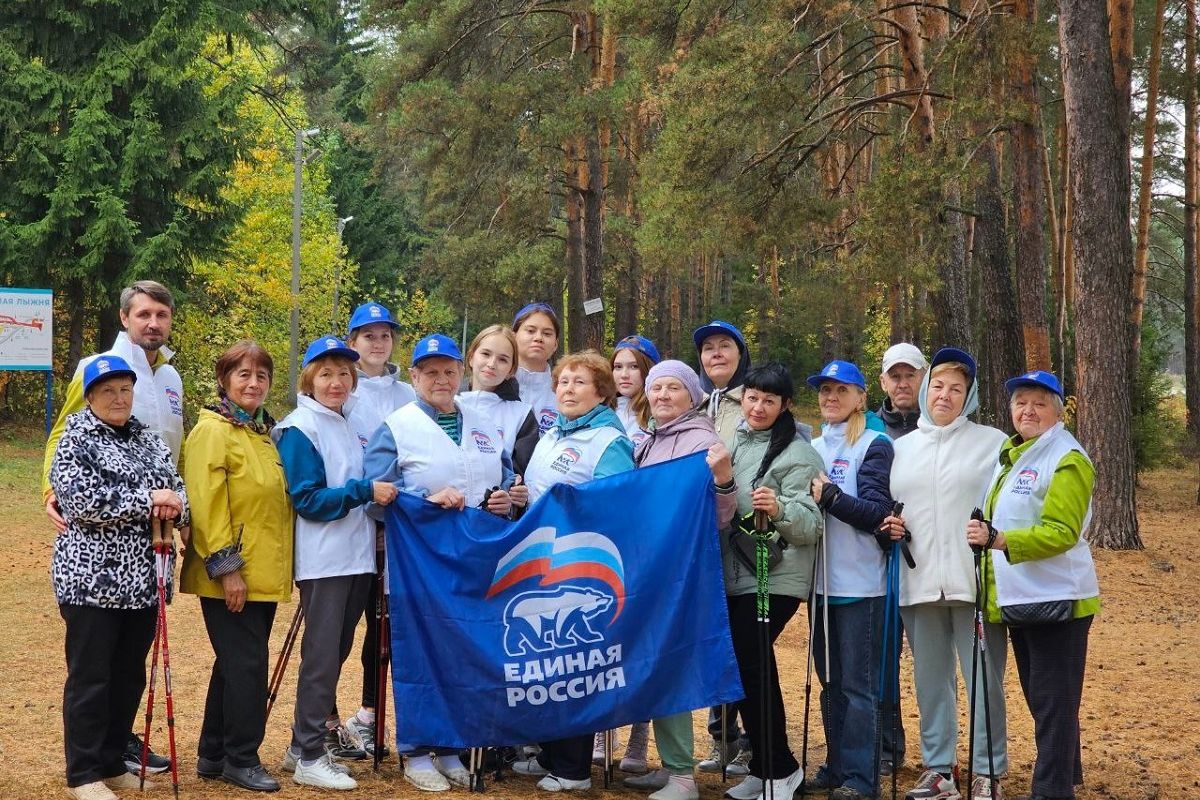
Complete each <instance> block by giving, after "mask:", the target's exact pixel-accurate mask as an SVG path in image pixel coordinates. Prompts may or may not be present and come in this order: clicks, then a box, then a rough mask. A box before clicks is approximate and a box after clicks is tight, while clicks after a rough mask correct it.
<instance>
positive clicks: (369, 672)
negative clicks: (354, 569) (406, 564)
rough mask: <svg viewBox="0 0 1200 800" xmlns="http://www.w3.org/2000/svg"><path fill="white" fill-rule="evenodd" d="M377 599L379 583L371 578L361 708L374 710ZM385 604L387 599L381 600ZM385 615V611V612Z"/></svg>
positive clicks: (377, 653)
mask: <svg viewBox="0 0 1200 800" xmlns="http://www.w3.org/2000/svg"><path fill="white" fill-rule="evenodd" d="M378 598H379V581H378V580H376V579H374V576H372V580H371V589H370V591H369V592H368V593H367V608H366V617H367V632H366V634H364V635H363V643H362V657H361V658H362V668H363V681H362V707H363V708H372V709H373V708H375V703H376V697H375V695H376V694H377V693H378V681H379V675H378V673H376V671H375V667H376V662H375V659H376V658H378V657H379V620H377V619H376V618H375V603H376V601H377V600H378ZM383 602H384V603H386V602H387V597H386V596H385V597H384V598H383ZM385 613H386V611H385ZM387 668H388V662H387V661H384V662H383V674H384V675H387Z"/></svg>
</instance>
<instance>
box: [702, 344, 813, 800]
mask: <svg viewBox="0 0 1200 800" xmlns="http://www.w3.org/2000/svg"><path fill="white" fill-rule="evenodd" d="M742 386H743V389H742V399H741V402H742V413H743V414H744V415H745V417H746V421H745V423H744V424H743V425H741V426H739V427H738V429H737V432H736V433H735V434H734V441H733V478H734V483H735V484H736V486H737V501H738V510H737V517H736V518H735V521H734V528H733V530H732V531H730V532H729V534H728V535H726V536H722V540H721V547H722V557H723V559H724V564H725V593H726V595H727V599H728V602H729V627H730V631H731V633H732V635H733V650H734V653H735V655H736V656H737V661H738V670H739V671H740V672H741V677H742V687H743V688H744V689H745V692H746V697H745V699H744V700H742V701H741V702H740V703H738V712H739V713H740V714H741V716H742V721H743V724H744V725H745V726H746V733H747V734H748V735H749V737H750V742H751V745H752V747H753V752H754V755H753V757H752V758H751V760H750V774H749V775H748V776H747V777H746V779H745V780H743V781H742V782H741V783H739V784H738V785H737V786H734V787H733V788H732V789H730V790H729V792H728V793H727V796H729V797H732V798H734V800H753V799H754V798H757V797H759V796H760V795H761V796H765V797H791V796H792V793H793V792H795V791H796V789H798V788H799V787H800V783H801V782H802V781H803V779H804V773H803V772H802V771H801V769H800V765H799V764H798V763H797V762H796V758H795V756H793V755H792V751H791V749H790V748H789V746H788V738H787V720H786V717H785V714H784V707H783V694H782V693H781V692H780V689H779V673H778V671H777V669H776V664H775V651H774V648H773V647H772V649H771V652H769V653H766V654H765V658H766V661H765V663H764V662H763V660H762V659H763V656H764V654H762V653H760V652H759V649H760V638H759V630H758V624H759V623H758V622H757V602H756V593H757V590H758V581H757V576H756V573H755V570H754V568H753V566H752V563H753V562H750V563H746V562H745V561H743V558H742V556H741V553H743V552H745V551H743V550H742V549H741V548H739V547H738V546H737V543H736V542H735V541H734V540H735V539H736V537H739V536H747V534H746V533H745V532H744V529H753V527H754V522H753V521H754V514H755V512H765V513H766V515H767V518H768V520H770V528H771V530H772V531H773V532H774V535H775V538H776V539H781V540H782V542H780V546H781V547H782V557H781V558H780V560H779V561H778V563H777V564H775V566H773V567H772V568H771V571H770V608H771V613H770V634H771V643H772V645H773V644H774V642H775V640H776V639H778V638H779V634H781V633H782V632H783V629H784V627H785V626H786V625H787V623H788V621H789V620H791V618H792V616H793V615H795V613H796V611H797V609H799V608H800V602H801V600H802V599H803V598H806V597H808V594H809V591H810V590H811V588H812V578H813V563H814V558H813V554H814V553H815V551H816V546H817V542H818V541H819V540H820V538H821V533H822V530H823V519H822V515H821V511H820V509H818V508H817V503H816V501H815V500H813V497H812V494H811V493H810V487H811V485H812V481H813V479H814V478H816V477H817V476H818V475H820V474H821V469H822V467H823V462H822V461H821V457H820V456H819V455H818V454H817V451H816V450H814V449H813V447H812V445H810V444H808V443H807V442H805V441H804V440H803V439H801V438H799V437H797V435H796V420H795V418H794V417H793V416H792V412H791V410H790V408H789V406H790V405H791V400H792V395H793V393H794V391H795V389H794V386H793V384H792V378H791V376H790V375H789V374H788V372H787V370H786V369H785V368H784V367H783V366H782V365H780V364H774V363H772V364H764V365H762V366H759V367H752V368H751V369H750V370H749V371H748V372H747V373H746V378H745V381H744V382H743V384H742ZM747 544H748V545H752V542H750V543H747ZM752 549H753V548H752V546H748V547H747V548H746V550H751V551H752ZM764 671H765V672H764ZM764 677H765V680H764ZM764 691H765V693H766V702H767V703H768V704H769V711H770V713H769V723H770V727H769V728H768V727H767V722H768V720H764V719H763V716H762V704H763V700H764V698H763V694H764ZM768 761H769V762H770V763H768ZM766 781H770V782H771V785H770V786H767V785H766Z"/></svg>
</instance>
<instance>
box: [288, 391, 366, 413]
mask: <svg viewBox="0 0 1200 800" xmlns="http://www.w3.org/2000/svg"><path fill="white" fill-rule="evenodd" d="M357 403H358V398H357V397H355V396H354V395H350V396H349V397H347V398H346V402H344V403H342V413H340V414H339V413H338V412H336V411H334V410H333V409H332V408H326V407H325V406H323V405H321V404H320V403H318V402H317V399H316V398H315V397H309V396H308V395H306V394H298V395H296V407H297V408H299V407H301V406H303V407H304V408H307V409H310V410H311V411H315V412H316V413H318V414H325V415H326V416H330V417H341V418H343V419H344V418H346V417H348V416H349V415H350V409H352V408H354V406H355V405H356V404H357Z"/></svg>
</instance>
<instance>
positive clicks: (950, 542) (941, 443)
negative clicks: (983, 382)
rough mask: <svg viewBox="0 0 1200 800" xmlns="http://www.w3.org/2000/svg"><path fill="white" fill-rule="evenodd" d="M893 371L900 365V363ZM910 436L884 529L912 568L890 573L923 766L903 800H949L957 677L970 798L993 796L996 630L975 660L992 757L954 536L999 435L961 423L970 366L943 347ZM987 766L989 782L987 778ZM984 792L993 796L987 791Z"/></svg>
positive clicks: (970, 606)
mask: <svg viewBox="0 0 1200 800" xmlns="http://www.w3.org/2000/svg"><path fill="white" fill-rule="evenodd" d="M901 366H902V367H903V366H905V365H901ZM917 402H918V406H919V408H920V417H919V419H918V420H917V423H916V430H914V431H912V432H911V433H910V434H909V435H907V436H904V437H903V438H900V439H897V440H896V442H895V444H894V445H893V447H894V448H895V458H894V459H893V461H892V472H891V492H892V497H893V499H895V500H896V501H898V502H901V503H904V514H903V516H902V517H893V516H889V517H888V518H887V519H886V520H885V521H884V522H885V524H886V525H887V527H888V528H889V531H890V532H891V534H892V538H894V539H895V538H898V537H899V536H902V535H903V533H904V528H905V526H906V525H907V527H908V529H909V530H910V531H911V532H912V535H913V536H912V544H911V547H912V553H913V556H914V559H915V561H916V564H917V565H916V567H915V568H913V569H903V570H901V571H900V614H901V616H902V617H903V618H904V630H905V631H907V633H908V644H909V647H910V648H911V649H912V656H913V676H914V683H915V684H916V690H917V706H918V708H920V711H921V756H922V759H921V760H922V762H923V763H924V764H925V771H924V773H922V775H921V777H920V779H919V780H918V781H917V785H916V786H915V787H913V789H912V790H910V791H909V792H908V794H907V795H906V797H907V798H909V800H936V798H952V797H957V796H958V789H957V788H956V787H955V785H954V765H955V763H956V760H957V758H956V746H957V743H958V673H959V670H960V669H961V671H962V675H963V678H964V680H965V681H966V683H967V687H968V688H967V696H968V697H976V698H977V699H976V709H975V712H976V717H975V719H976V725H975V740H974V743H973V752H974V758H973V763H972V765H971V766H972V769H971V771H972V773H973V774H974V775H975V776H976V777H975V779H974V780H973V781H972V785H971V787H970V791H971V795H970V797H971V800H993V798H998V797H1000V796H1001V795H1000V794H999V792H1000V787H999V782H1000V781H999V776H1001V775H1003V774H1004V773H1005V772H1007V771H1008V746H1007V738H1006V737H1007V729H1006V726H1005V712H1004V662H1005V660H1006V659H1007V657H1008V648H1007V646H1006V644H1007V642H1006V632H1005V630H1004V628H1003V626H1000V625H988V627H987V631H986V636H987V641H988V648H987V650H986V658H985V663H984V665H982V666H981V667H980V669H987V671H988V680H987V683H986V684H985V685H986V687H987V692H988V701H989V712H990V717H991V722H992V725H991V737H990V741H991V743H992V750H993V751H992V758H991V759H990V760H989V758H988V741H989V738H988V730H987V728H986V727H985V726H984V713H983V700H984V698H983V693H982V687H981V690H980V691H978V692H976V691H974V690H973V688H972V687H973V684H974V682H975V680H976V679H977V678H978V676H977V675H975V676H973V675H972V674H971V664H972V663H973V661H972V656H973V654H974V653H973V649H974V646H975V638H974V633H975V620H974V615H975V568H974V565H973V563H972V559H971V549H970V548H969V547H968V546H967V544H966V542H964V541H963V538H962V531H963V528H964V527H965V526H966V524H967V521H968V520H969V519H970V517H971V510H972V509H973V508H975V506H977V505H978V504H979V498H981V497H983V494H984V492H985V491H986V490H987V487H988V484H989V483H990V482H991V479H992V470H993V468H994V467H995V465H996V452H997V451H998V450H999V448H1000V444H1001V442H1003V441H1004V438H1005V437H1004V434H1003V433H1002V432H1001V431H998V430H996V429H995V428H989V427H987V426H986V425H978V424H976V423H974V422H972V421H971V420H969V419H967V416H968V415H969V414H971V413H972V412H974V411H975V409H976V408H978V407H979V385H978V383H977V382H976V380H975V359H973V358H972V357H971V355H970V354H969V353H966V352H964V351H962V350H957V349H955V348H951V347H944V348H942V349H941V350H939V351H937V353H935V354H934V356H933V360H932V362H931V363H930V367H929V370H928V372H927V373H926V374H925V377H924V379H923V381H922V383H921V386H920V392H919V393H918V395H917ZM993 764H994V769H995V775H993V774H992V769H993V767H992V766H991V765H993ZM993 791H994V792H995V794H993Z"/></svg>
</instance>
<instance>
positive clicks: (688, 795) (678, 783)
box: [649, 775, 700, 800]
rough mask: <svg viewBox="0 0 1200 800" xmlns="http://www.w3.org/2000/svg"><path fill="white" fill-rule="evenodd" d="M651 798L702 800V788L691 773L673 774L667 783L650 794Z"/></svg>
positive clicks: (650, 799)
mask: <svg viewBox="0 0 1200 800" xmlns="http://www.w3.org/2000/svg"><path fill="white" fill-rule="evenodd" d="M649 800H700V790H699V789H697V788H696V779H695V778H693V777H692V776H691V775H672V776H671V777H670V779H669V780H668V781H667V785H666V786H664V787H663V788H661V789H659V790H658V791H657V792H655V793H654V794H652V795H650V798H649Z"/></svg>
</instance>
